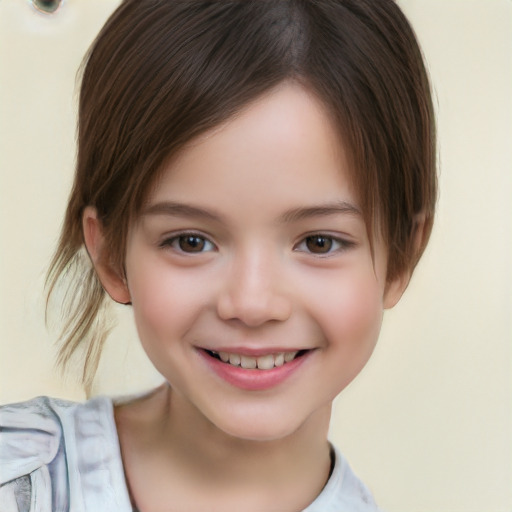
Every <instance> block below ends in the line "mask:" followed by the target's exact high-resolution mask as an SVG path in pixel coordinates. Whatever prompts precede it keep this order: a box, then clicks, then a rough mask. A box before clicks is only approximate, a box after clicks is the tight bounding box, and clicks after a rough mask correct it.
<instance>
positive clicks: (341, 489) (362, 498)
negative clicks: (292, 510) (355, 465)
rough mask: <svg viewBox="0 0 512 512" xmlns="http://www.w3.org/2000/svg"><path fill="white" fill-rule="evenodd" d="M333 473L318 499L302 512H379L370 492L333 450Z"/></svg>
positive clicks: (340, 455) (343, 459) (343, 458)
mask: <svg viewBox="0 0 512 512" xmlns="http://www.w3.org/2000/svg"><path fill="white" fill-rule="evenodd" d="M333 450H334V454H335V464H334V468H333V472H332V474H331V476H330V478H329V480H328V482H327V484H326V485H325V487H324V489H323V490H322V492H321V493H320V495H319V496H318V498H317V499H316V500H315V501H314V502H313V503H312V504H311V505H310V506H309V507H308V508H307V509H306V510H304V512H340V511H343V510H350V512H381V511H380V509H379V508H378V507H377V504H376V503H375V500H374V499H373V496H372V494H371V492H370V491H369V490H368V488H367V487H366V486H365V485H364V483H363V482H362V481H361V480H360V479H359V478H358V477H357V476H356V475H355V473H354V472H353V471H352V469H351V468H350V466H349V464H348V462H347V460H346V459H345V457H343V455H342V454H341V452H340V451H339V450H337V449H336V448H333Z"/></svg>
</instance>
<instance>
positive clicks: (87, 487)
mask: <svg viewBox="0 0 512 512" xmlns="http://www.w3.org/2000/svg"><path fill="white" fill-rule="evenodd" d="M68 511H69V512H132V511H133V509H132V505H131V503H130V498H129V495H128V488H127V485H126V480H125V477H124V471H123V464H122V460H121V451H120V448H119V439H118V436H117V430H116V425H115V421H114V408H113V403H112V400H111V399H110V398H107V397H97V398H93V399H92V400H89V401H88V402H85V403H83V404H80V403H74V402H67V401H64V400H58V399H53V398H48V397H40V398H35V399H34V400H30V401H28V402H23V403H19V404H12V405H6V406H3V407H1V408H0V512H68ZM303 512H379V509H378V508H377V506H376V505H375V502H374V500H373V498H372V496H371V494H370V492H369V491H368V490H367V488H366V487H365V486H364V484H363V483H362V482H361V481H360V480H359V479H358V478H357V477H356V476H355V475H354V473H353V472H352V471H351V469H350V467H349V466H348V464H347V462H346V460H345V459H344V457H343V456H342V455H341V454H340V453H339V452H338V451H337V450H336V451H335V465H334V469H333V472H332V474H331V476H330V478H329V481H328V482H327V484H326V486H325V487H324V489H323V490H322V492H321V493H320V495H319V496H318V497H317V498H316V499H315V501H314V502H313V503H312V504H311V505H309V506H308V507H307V508H306V509H305V510H304V511H303Z"/></svg>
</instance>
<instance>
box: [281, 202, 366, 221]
mask: <svg viewBox="0 0 512 512" xmlns="http://www.w3.org/2000/svg"><path fill="white" fill-rule="evenodd" d="M340 214H343V215H354V216H359V217H361V216H362V213H361V210H360V209H359V208H357V207H356V206H355V205H353V204H351V203H348V202H346V201H337V202H335V203H328V204H325V205H319V206H311V207H306V208H294V209H293V210H289V211H287V212H285V213H284V214H283V215H282V216H281V220H282V221H283V222H297V221H300V220H304V219H309V218H312V217H327V216H329V215H340Z"/></svg>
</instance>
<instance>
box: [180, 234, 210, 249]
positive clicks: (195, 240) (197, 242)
mask: <svg viewBox="0 0 512 512" xmlns="http://www.w3.org/2000/svg"><path fill="white" fill-rule="evenodd" d="M178 245H179V248H180V249H181V250H182V251H183V252H202V251H204V249H205V246H206V240H205V239H204V238H202V237H200V236H196V235H182V236H180V237H178Z"/></svg>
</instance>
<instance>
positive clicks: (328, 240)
mask: <svg viewBox="0 0 512 512" xmlns="http://www.w3.org/2000/svg"><path fill="white" fill-rule="evenodd" d="M315 240H316V241H317V242H320V247H321V246H322V245H323V244H326V245H327V249H326V251H325V252H321V251H320V252H314V251H312V250H311V248H310V247H307V244H308V242H314V241H315ZM354 246H355V243H354V242H352V241H350V240H345V239H342V238H338V237H335V236H332V235H327V234H324V233H315V234H312V235H308V236H306V237H305V238H303V239H302V240H301V241H300V242H299V243H298V244H297V245H296V246H295V247H294V250H296V251H299V252H305V253H308V254H312V255H314V256H317V257H328V256H330V255H332V254H334V253H340V252H343V251H346V250H348V249H350V248H351V247H354Z"/></svg>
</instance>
